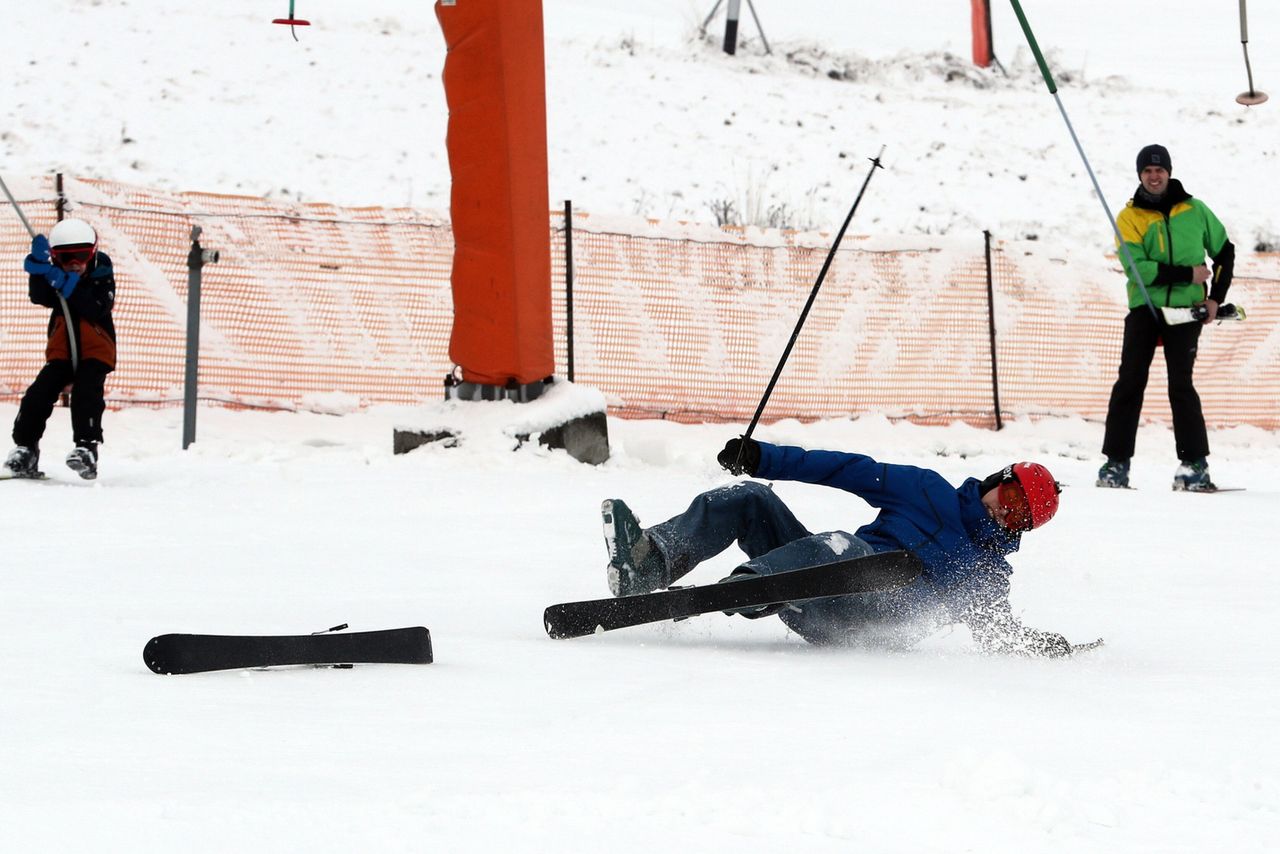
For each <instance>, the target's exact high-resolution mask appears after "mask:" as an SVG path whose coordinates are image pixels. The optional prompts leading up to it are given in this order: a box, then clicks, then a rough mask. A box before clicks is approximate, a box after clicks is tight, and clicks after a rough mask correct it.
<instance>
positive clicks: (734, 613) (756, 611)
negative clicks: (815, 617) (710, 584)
mask: <svg viewBox="0 0 1280 854" xmlns="http://www.w3.org/2000/svg"><path fill="white" fill-rule="evenodd" d="M756 575H758V573H757V572H755V571H754V570H750V569H746V568H744V567H738V568H737V569H735V570H734V571H733V572H731V573H729V574H728V575H726V576H725V577H724V578H722V579H720V580H719V581H718V582H716V583H717V584H732V583H733V582H735V581H746V580H747V579H748V578H755V577H756ZM785 607H787V603H786V602H777V603H774V604H773V605H748V606H747V607H745V608H731V609H730V610H728V611H725V612H724V615H725V616H726V617H746V618H747V619H748V620H758V619H760V618H761V617H772V616H773V615H774V614H776V613H778V612H779V611H781V610H782V609H783V608H785Z"/></svg>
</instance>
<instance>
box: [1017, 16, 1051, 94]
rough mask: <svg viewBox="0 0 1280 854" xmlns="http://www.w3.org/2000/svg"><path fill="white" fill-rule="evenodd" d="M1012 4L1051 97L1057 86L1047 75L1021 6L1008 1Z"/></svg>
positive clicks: (1038, 47)
mask: <svg viewBox="0 0 1280 854" xmlns="http://www.w3.org/2000/svg"><path fill="white" fill-rule="evenodd" d="M1009 2H1011V3H1012V4H1013V13H1014V14H1015V15H1017V16H1018V23H1019V24H1020V25H1021V26H1022V34H1023V35H1025V36H1026V37H1027V44H1029V45H1031V52H1032V53H1033V54H1035V57H1036V65H1038V66H1040V74H1041V75H1042V76H1043V77H1044V82H1045V85H1046V86H1048V87H1049V94H1050V95H1053V94H1055V93H1056V92H1057V91H1058V84H1057V83H1054V82H1053V75H1052V74H1050V73H1049V66H1048V65H1047V64H1046V63H1045V61H1044V54H1042V53H1040V45H1038V44H1036V37H1035V34H1034V33H1032V32H1031V24H1029V23H1027V16H1026V15H1025V14H1024V13H1023V11H1022V4H1021V3H1019V2H1018V0H1009Z"/></svg>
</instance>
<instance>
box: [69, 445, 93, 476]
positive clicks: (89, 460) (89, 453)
mask: <svg viewBox="0 0 1280 854" xmlns="http://www.w3.org/2000/svg"><path fill="white" fill-rule="evenodd" d="M67 468H69V469H71V470H72V471H73V472H75V473H76V474H78V475H80V476H81V477H82V478H84V479H85V480H93V479H94V478H96V477H97V476H98V443H97V442H76V446H75V447H74V448H72V449H71V453H69V454H67Z"/></svg>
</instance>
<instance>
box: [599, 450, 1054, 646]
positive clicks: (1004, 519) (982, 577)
mask: <svg viewBox="0 0 1280 854" xmlns="http://www.w3.org/2000/svg"><path fill="white" fill-rule="evenodd" d="M717 461H718V462H719V463H720V465H721V466H723V467H724V468H726V469H727V470H729V471H730V472H731V473H733V474H744V473H745V474H748V475H751V476H752V477H760V478H765V479H771V480H797V481H802V482H806V483H814V484H821V485H823V486H832V487H835V488H837V489H843V490H845V491H848V492H852V493H854V494H855V495H857V496H859V497H860V498H862V499H863V500H865V501H866V502H867V503H869V504H871V505H872V506H874V507H878V508H880V514H879V515H878V516H877V517H876V518H875V520H874V521H872V522H871V523H870V524H867V525H864V526H862V527H861V528H859V529H858V530H857V532H856V534H850V533H846V532H844V531H832V532H828V533H824V534H811V533H810V532H809V531H808V530H807V529H805V527H804V526H803V525H801V524H800V522H799V521H798V520H797V519H796V518H795V516H794V515H792V513H791V511H790V510H789V509H788V508H787V506H786V505H785V504H784V503H783V502H782V500H781V499H780V498H778V497H777V495H775V494H774V492H773V490H771V489H770V488H769V487H768V486H766V485H764V484H762V483H757V482H754V481H744V482H740V483H735V484H732V485H730V486H726V487H722V488H719V489H714V490H711V491H709V492H704V493H702V494H701V495H699V496H698V497H697V498H695V499H694V500H693V503H692V504H691V505H690V506H689V508H688V509H687V510H686V511H685V512H684V513H682V514H680V515H679V516H676V517H674V518H672V519H670V520H668V521H666V522H663V523H662V524H660V525H655V526H653V527H650V528H642V527H641V526H640V523H639V521H638V520H637V519H636V517H635V515H634V514H633V513H632V512H631V510H630V509H629V508H628V507H627V505H626V504H625V503H624V502H622V501H619V500H616V499H614V500H609V501H605V502H604V504H603V506H602V515H603V519H604V534H605V543H606V546H607V548H608V550H609V567H608V580H609V586H610V589H611V590H612V592H613V594H614V595H615V596H629V595H635V594H641V593H648V592H650V591H653V590H658V589H661V588H665V587H669V586H671V585H672V584H673V583H674V582H675V581H677V580H678V579H679V578H681V577H682V576H684V575H685V574H686V573H688V572H689V571H690V570H692V569H693V568H694V567H695V566H697V565H698V564H699V563H701V562H702V561H704V560H707V559H708V558H711V557H713V556H715V555H717V554H719V553H720V552H722V551H724V550H725V549H726V548H728V547H729V546H730V545H732V544H733V543H734V541H737V543H738V546H739V547H740V548H741V549H742V550H743V551H744V552H745V553H746V555H747V557H748V558H749V559H748V560H747V561H746V562H745V563H743V564H742V565H741V566H739V567H738V568H737V569H735V570H734V571H733V574H732V575H730V576H729V577H728V578H726V579H724V580H723V581H724V582H728V583H731V582H733V581H734V580H736V579H740V578H749V577H751V575H753V574H774V573H781V572H786V571H788V570H794V569H798V568H801V567H807V566H815V565H820V564H826V563H831V562H833V561H836V560H841V559H847V558H852V557H857V556H858V555H860V554H872V553H879V552H887V551H892V550H899V549H902V550H906V551H908V552H912V553H914V554H915V555H916V557H918V558H919V559H920V561H921V562H922V563H923V566H924V571H923V573H922V574H921V575H920V576H919V577H918V578H917V579H916V580H915V581H914V582H913V583H911V584H909V585H907V586H905V587H900V588H897V589H891V590H883V591H879V592H875V593H862V594H855V595H847V596H837V597H830V598H825V599H814V600H810V601H805V602H796V603H791V604H788V605H785V606H778V607H770V608H761V609H756V610H752V611H748V612H739V613H743V616H746V617H749V618H753V619H754V618H758V617H763V616H768V615H770V614H774V613H776V614H777V615H778V616H779V618H780V619H781V620H782V621H783V622H784V623H785V624H786V625H787V626H788V627H789V628H790V629H792V630H793V631H795V632H796V633H797V634H799V635H800V636H801V637H802V638H804V639H805V640H806V641H809V642H810V643H815V644H847V645H859V646H871V647H889V648H903V647H908V646H911V645H912V644H915V643H916V642H918V641H920V640H921V639H923V638H924V637H925V636H927V635H928V634H930V633H932V632H933V631H934V630H936V629H937V628H939V627H940V626H942V625H946V624H951V623H964V624H965V625H967V626H968V627H969V629H970V630H971V631H972V633H973V637H974V639H975V641H976V642H977V643H978V644H979V646H980V647H981V648H982V649H984V650H985V651H988V652H1004V653H1013V654H1018V655H1028V656H1046V657H1059V656H1066V655H1070V654H1071V653H1072V652H1073V651H1074V649H1075V648H1073V646H1072V645H1071V644H1070V643H1069V642H1068V641H1067V640H1066V638H1064V637H1063V636H1062V635H1060V634H1057V633H1055V632H1044V631H1037V630H1035V629H1031V628H1028V627H1026V626H1023V625H1022V624H1021V622H1020V621H1019V620H1018V618H1017V617H1016V616H1014V614H1013V611H1012V609H1011V608H1010V605H1009V600H1008V594H1009V575H1010V573H1011V572H1012V571H1013V570H1012V567H1010V565H1009V563H1008V561H1006V560H1005V557H1006V556H1007V555H1009V554H1011V553H1012V552H1015V551H1017V549H1018V546H1019V543H1020V542H1021V537H1022V534H1023V533H1024V532H1026V531H1029V530H1031V529H1033V528H1038V527H1040V526H1042V525H1044V524H1045V523H1046V522H1048V521H1049V520H1050V519H1052V518H1053V516H1054V513H1056V512H1057V509H1058V493H1059V491H1060V489H1059V486H1058V484H1057V482H1055V481H1054V479H1053V476H1052V475H1050V474H1049V471H1048V470H1047V469H1046V468H1045V467H1044V466H1042V465H1040V464H1038V463H1029V462H1021V463H1017V464H1015V465H1011V466H1008V467H1006V468H1004V469H1003V470H1001V471H999V472H996V473H994V474H992V475H990V476H989V477H987V478H985V479H983V480H978V479H977V478H972V477H971V478H968V479H967V480H965V482H964V483H963V484H961V485H960V487H959V488H958V489H957V488H955V487H953V486H951V484H950V483H948V482H947V481H946V480H945V479H944V478H943V477H942V475H940V474H938V473H937V472H935V471H932V470H929V469H924V468H917V467H915V466H908V465H892V464H888V463H881V462H877V461H876V460H873V459H872V458H871V457H867V456H863V455H861V454H852V453H842V452H837V451H806V450H804V449H802V448H794V447H785V446H779V445H771V444H768V443H765V442H757V441H755V440H753V439H751V438H745V439H733V440H731V441H730V442H729V443H728V444H726V445H725V447H724V450H723V451H721V452H720V454H719V456H718V457H717Z"/></svg>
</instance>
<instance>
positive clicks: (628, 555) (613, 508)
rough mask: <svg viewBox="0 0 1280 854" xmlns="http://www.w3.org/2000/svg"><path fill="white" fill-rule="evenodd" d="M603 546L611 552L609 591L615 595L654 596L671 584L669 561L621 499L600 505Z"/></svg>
mask: <svg viewBox="0 0 1280 854" xmlns="http://www.w3.org/2000/svg"><path fill="white" fill-rule="evenodd" d="M600 518H601V520H602V521H603V522H604V543H605V547H606V548H607V549H608V550H609V567H608V580H609V590H610V592H612V593H613V595H614V596H635V595H637V594H639V593H652V592H653V591H655V590H659V589H661V588H663V587H666V586H667V585H669V584H670V583H671V579H670V577H669V576H668V575H667V562H666V561H665V560H664V559H663V557H662V552H660V551H658V549H657V547H656V546H655V545H654V544H653V541H652V540H650V539H649V538H648V537H646V536H645V534H644V529H643V528H641V527H640V520H638V519H636V515H635V514H634V513H632V512H631V508H630V507H628V506H627V505H626V504H624V503H623V502H622V501H621V500H619V499H616V498H614V499H610V500H607V501H605V502H604V503H602V504H601V505H600Z"/></svg>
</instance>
